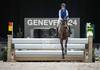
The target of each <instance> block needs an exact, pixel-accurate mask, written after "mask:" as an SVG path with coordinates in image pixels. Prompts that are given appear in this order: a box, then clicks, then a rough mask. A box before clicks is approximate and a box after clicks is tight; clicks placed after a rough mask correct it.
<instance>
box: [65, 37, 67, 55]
mask: <svg viewBox="0 0 100 70" xmlns="http://www.w3.org/2000/svg"><path fill="white" fill-rule="evenodd" d="M67 42H68V38H67V39H66V40H65V54H67Z"/></svg>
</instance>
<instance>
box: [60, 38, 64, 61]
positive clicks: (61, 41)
mask: <svg viewBox="0 0 100 70" xmlns="http://www.w3.org/2000/svg"><path fill="white" fill-rule="evenodd" d="M60 43H61V49H62V59H64V47H63V40H62V39H60Z"/></svg>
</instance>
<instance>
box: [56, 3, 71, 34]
mask: <svg viewBox="0 0 100 70" xmlns="http://www.w3.org/2000/svg"><path fill="white" fill-rule="evenodd" d="M68 19H69V14H68V10H67V9H66V4H65V3H62V4H61V9H60V10H59V19H58V25H57V27H58V31H59V30H60V26H61V22H62V21H68ZM69 33H70V34H71V30H70V27H69Z"/></svg>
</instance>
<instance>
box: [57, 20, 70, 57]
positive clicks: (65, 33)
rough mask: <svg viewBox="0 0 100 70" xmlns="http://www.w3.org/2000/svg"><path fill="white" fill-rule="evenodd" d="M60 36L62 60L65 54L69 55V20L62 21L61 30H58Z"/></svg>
mask: <svg viewBox="0 0 100 70" xmlns="http://www.w3.org/2000/svg"><path fill="white" fill-rule="evenodd" d="M58 36H59V38H60V44H61V49H62V59H64V58H65V54H67V42H68V37H69V36H70V33H69V26H68V23H67V20H63V21H61V23H60V26H59V29H58ZM64 40H65V46H63V41H64Z"/></svg>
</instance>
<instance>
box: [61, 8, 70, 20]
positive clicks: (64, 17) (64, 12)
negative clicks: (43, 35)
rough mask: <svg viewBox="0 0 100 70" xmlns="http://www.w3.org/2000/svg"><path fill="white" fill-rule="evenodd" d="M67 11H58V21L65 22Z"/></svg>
mask: <svg viewBox="0 0 100 70" xmlns="http://www.w3.org/2000/svg"><path fill="white" fill-rule="evenodd" d="M68 16H69V15H68V10H67V9H60V10H59V20H67V19H68Z"/></svg>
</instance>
